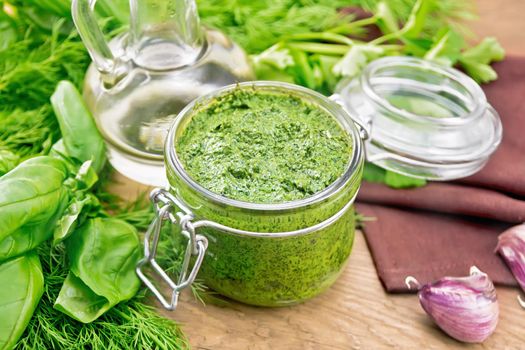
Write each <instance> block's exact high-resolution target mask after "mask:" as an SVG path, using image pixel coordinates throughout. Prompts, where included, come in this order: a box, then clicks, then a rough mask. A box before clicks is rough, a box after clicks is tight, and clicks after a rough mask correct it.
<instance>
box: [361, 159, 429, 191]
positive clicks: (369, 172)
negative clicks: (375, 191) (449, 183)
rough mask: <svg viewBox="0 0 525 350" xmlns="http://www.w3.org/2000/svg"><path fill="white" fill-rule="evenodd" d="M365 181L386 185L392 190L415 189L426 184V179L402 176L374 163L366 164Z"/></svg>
mask: <svg viewBox="0 0 525 350" xmlns="http://www.w3.org/2000/svg"><path fill="white" fill-rule="evenodd" d="M363 179H364V180H365V181H369V182H375V183H384V184H386V185H388V186H390V187H392V188H413V187H421V186H424V185H425V184H426V181H425V180H424V179H418V178H414V177H410V176H405V175H401V174H399V173H395V172H393V171H390V170H385V169H383V168H380V167H378V166H377V165H374V164H372V163H366V164H365V168H364V170H363Z"/></svg>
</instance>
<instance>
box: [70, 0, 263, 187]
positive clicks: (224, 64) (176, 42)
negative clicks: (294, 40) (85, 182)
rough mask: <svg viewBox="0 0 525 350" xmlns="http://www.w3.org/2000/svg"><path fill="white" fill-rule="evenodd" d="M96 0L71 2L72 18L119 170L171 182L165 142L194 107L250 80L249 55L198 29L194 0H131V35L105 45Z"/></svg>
mask: <svg viewBox="0 0 525 350" xmlns="http://www.w3.org/2000/svg"><path fill="white" fill-rule="evenodd" d="M95 3H96V0H73V2H72V15H73V20H74V22H75V25H76V27H77V30H78V32H79V34H80V36H81V38H82V41H83V42H84V45H85V46H86V48H87V50H88V51H89V54H90V56H91V58H92V60H93V63H92V64H91V66H90V67H89V69H88V72H87V74H86V78H85V83H84V98H85V100H86V103H87V105H88V108H89V109H90V110H91V112H92V113H93V115H94V117H95V119H96V121H97V126H98V128H99V130H100V131H101V133H102V134H103V136H104V138H105V140H106V143H107V146H108V156H109V160H110V162H111V164H112V165H113V167H114V168H115V169H117V170H118V171H119V172H120V173H122V174H124V175H125V176H127V177H129V178H132V179H134V180H136V181H139V182H142V183H144V184H147V185H154V186H162V185H165V184H166V183H167V180H166V175H165V171H164V163H163V151H164V140H165V138H166V134H167V132H168V127H169V125H170V124H171V121H172V119H173V118H174V117H175V116H176V115H177V113H178V112H179V111H180V110H182V109H183V108H184V107H185V106H186V105H187V104H188V103H189V102H191V101H192V100H194V99H195V98H196V97H199V96H201V95H204V94H206V93H208V92H210V91H212V90H215V89H217V88H219V87H222V86H224V85H228V84H232V83H236V82H240V81H245V80H251V79H252V78H253V73H252V70H251V67H250V64H249V61H248V58H247V56H246V54H245V53H244V51H243V50H242V49H241V48H240V47H239V46H237V45H236V44H234V43H233V42H232V41H231V40H230V39H228V38H227V37H226V36H225V35H224V34H222V33H221V32H219V31H216V30H211V29H208V28H204V27H202V26H201V24H200V21H199V15H198V13H197V7H196V4H195V1H194V0H130V1H129V5H130V29H129V31H128V32H125V33H123V34H121V35H119V36H117V37H115V38H114V39H112V40H111V41H110V42H109V43H107V42H106V41H105V39H104V35H103V33H102V31H101V29H100V28H99V27H98V24H97V20H96V18H95V15H94V13H93V9H94V7H95Z"/></svg>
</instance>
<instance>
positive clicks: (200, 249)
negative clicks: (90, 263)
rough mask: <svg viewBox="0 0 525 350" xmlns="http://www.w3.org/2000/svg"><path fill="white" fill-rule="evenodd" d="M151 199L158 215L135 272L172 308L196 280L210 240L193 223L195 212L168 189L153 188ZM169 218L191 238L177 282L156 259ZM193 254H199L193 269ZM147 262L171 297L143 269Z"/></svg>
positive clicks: (147, 232) (145, 238)
mask: <svg viewBox="0 0 525 350" xmlns="http://www.w3.org/2000/svg"><path fill="white" fill-rule="evenodd" d="M150 199H151V201H152V202H153V204H154V205H155V219H154V220H153V222H152V223H151V224H150V226H149V228H148V230H147V231H146V234H145V235H144V258H143V259H142V260H140V261H139V263H138V264H137V268H136V272H137V275H138V276H139V278H140V279H141V280H142V282H144V284H145V285H146V287H148V288H149V289H150V290H151V291H152V292H153V294H154V295H155V296H156V297H157V299H158V300H159V301H160V303H161V304H162V306H163V307H164V308H166V309H167V310H170V311H172V310H175V308H176V307H177V303H178V299H179V294H180V292H181V290H183V289H184V288H186V287H188V286H190V285H191V284H192V283H193V281H194V280H195V277H196V276H197V273H198V272H199V268H200V266H201V264H202V261H203V260H204V254H205V253H206V249H207V248H208V240H207V239H206V237H205V236H203V235H200V234H196V233H195V227H194V226H193V224H192V220H193V214H192V213H191V211H190V210H189V209H188V208H187V207H186V206H185V205H184V204H182V203H181V202H180V201H179V200H177V198H175V197H174V196H173V195H171V194H170V193H169V192H168V191H166V190H163V189H158V188H157V189H154V190H153V191H152V192H151V195H150ZM168 220H169V221H170V223H171V224H172V225H179V226H180V228H181V233H182V235H184V236H185V237H186V238H187V239H188V244H187V245H186V252H185V254H184V260H183V262H182V267H181V271H180V273H179V277H178V279H177V283H175V282H174V281H173V280H172V279H171V278H170V277H169V276H168V274H167V273H166V271H164V270H163V269H162V268H161V267H160V266H159V264H158V263H157V261H156V260H155V257H156V255H157V246H158V243H159V236H160V231H161V228H162V224H163V223H164V221H168ZM193 256H196V258H195V260H194V262H193V266H192V267H191V269H190V264H191V260H193V259H192V257H193ZM146 265H149V266H150V267H151V268H152V269H153V271H154V272H155V273H156V274H157V275H158V277H160V279H161V280H162V281H164V282H165V283H166V284H167V285H168V286H169V287H170V290H171V298H170V300H169V301H168V300H167V299H166V298H165V297H164V295H163V294H162V293H161V291H160V290H159V289H158V288H157V287H156V286H155V284H154V283H153V282H152V281H151V280H150V279H149V278H148V276H146V274H145V273H144V271H143V269H144V268H145V267H146ZM188 271H189V272H188Z"/></svg>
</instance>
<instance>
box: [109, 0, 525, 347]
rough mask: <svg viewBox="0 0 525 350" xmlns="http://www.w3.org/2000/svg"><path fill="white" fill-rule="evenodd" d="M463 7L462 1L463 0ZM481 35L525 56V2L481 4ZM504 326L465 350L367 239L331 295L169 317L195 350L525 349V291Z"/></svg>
mask: <svg viewBox="0 0 525 350" xmlns="http://www.w3.org/2000/svg"><path fill="white" fill-rule="evenodd" d="M458 1H460V0H458ZM477 3H478V12H479V14H480V21H479V22H477V23H474V24H473V25H472V27H473V28H474V30H475V32H476V33H478V34H479V35H483V36H487V35H492V36H496V37H497V38H498V39H499V40H500V42H501V43H502V44H503V46H504V47H505V48H506V49H507V53H513V54H520V53H521V54H525V15H524V14H525V0H499V1H495V0H480V1H478V2H477ZM119 179H120V180H121V181H120V182H121V184H120V185H118V186H117V187H118V188H117V189H116V191H117V192H119V193H121V194H126V195H128V196H133V195H134V194H136V193H137V191H138V189H139V188H140V187H139V186H138V185H136V184H134V183H132V182H131V181H127V180H122V178H121V177H120V178H119ZM497 292H498V299H499V302H500V320H499V325H498V328H497V330H496V332H495V333H494V334H493V335H492V336H491V337H490V338H489V339H488V340H487V341H486V342H485V343H483V344H477V345H472V344H471V345H468V344H461V343H459V342H456V341H455V340H453V339H451V338H449V337H448V336H446V335H444V334H443V333H442V332H441V331H440V330H439V329H438V328H436V327H435V326H434V325H433V324H432V322H431V321H430V320H429V319H428V317H427V316H426V314H425V313H424V312H423V310H422V309H421V307H420V305H419V301H418V299H417V297H416V296H415V295H391V294H386V293H385V291H384V290H383V288H382V286H381V284H380V282H379V280H378V278H377V275H376V271H375V268H374V264H373V261H372V259H371V256H370V253H369V251H368V248H367V246H366V243H365V240H364V237H363V235H362V233H361V232H357V233H356V240H355V245H354V249H353V253H352V255H351V257H350V260H349V263H348V265H347V267H346V269H345V271H344V273H343V274H342V276H341V278H340V279H339V280H338V281H337V282H336V283H335V285H334V286H333V287H332V288H330V289H329V290H328V291H327V292H325V293H324V294H322V295H320V296H318V297H316V298H314V299H312V300H310V301H308V302H306V303H304V304H301V305H298V306H294V307H286V308H279V309H267V308H257V307H250V306H246V305H241V304H237V303H234V302H232V303H231V304H230V305H229V306H228V307H218V306H214V305H206V306H204V305H202V304H201V303H199V302H197V301H196V300H195V299H193V297H192V296H191V295H190V293H185V294H184V295H183V296H182V300H181V302H180V306H179V308H178V309H177V310H176V311H175V312H172V313H169V312H164V314H165V315H166V316H168V317H171V318H173V319H174V320H176V321H178V322H180V323H181V324H182V326H183V329H184V332H185V333H186V335H187V336H188V338H189V341H190V343H191V344H192V347H193V348H194V349H213V350H215V349H275V350H278V349H293V350H295V349H301V350H303V349H304V350H307V349H316V350H323V349H341V350H343V349H345V350H346V349H456V348H458V349H459V348H461V349H464V348H468V349H497V350H506V349H509V350H510V349H525V310H522V309H520V307H519V305H518V303H517V301H516V296H517V294H518V290H517V289H509V288H498V289H497Z"/></svg>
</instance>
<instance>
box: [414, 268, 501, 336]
mask: <svg viewBox="0 0 525 350" xmlns="http://www.w3.org/2000/svg"><path fill="white" fill-rule="evenodd" d="M409 282H412V283H414V282H416V283H417V281H415V280H414V279H412V280H410V278H407V283H409ZM418 296H419V301H420V303H421V306H422V307H423V309H424V310H425V311H426V313H427V314H428V315H429V316H430V317H431V318H432V319H433V320H434V322H436V324H437V325H438V326H439V327H440V328H441V329H442V330H443V331H444V332H445V333H447V334H448V335H450V336H451V337H453V338H455V339H457V340H460V341H463V342H468V343H480V342H482V341H484V340H485V339H487V338H488V337H489V336H490V335H491V334H492V333H493V332H494V330H495V329H496V325H497V324H498V317H499V306H498V300H497V297H496V289H495V288H494V284H493V283H492V281H491V280H490V278H489V277H488V276H487V274H485V273H483V272H481V271H480V270H479V269H478V268H477V267H475V266H472V267H471V268H470V276H468V277H444V278H442V279H440V280H438V281H436V282H433V283H429V284H426V285H424V286H422V287H421V288H419V292H418Z"/></svg>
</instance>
